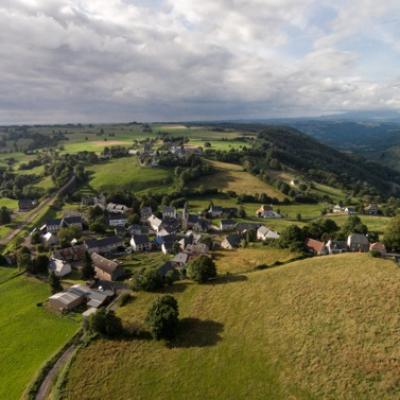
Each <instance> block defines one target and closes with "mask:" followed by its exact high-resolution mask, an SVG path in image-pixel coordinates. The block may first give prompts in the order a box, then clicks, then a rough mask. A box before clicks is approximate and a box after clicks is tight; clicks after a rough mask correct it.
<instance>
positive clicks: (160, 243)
mask: <svg viewBox="0 0 400 400" xmlns="http://www.w3.org/2000/svg"><path fill="white" fill-rule="evenodd" d="M93 204H95V205H98V206H99V205H100V206H101V207H102V208H103V209H104V210H107V211H108V215H109V216H112V218H109V226H110V228H114V235H111V236H106V237H104V238H95V237H93V235H92V233H90V232H88V233H87V234H86V235H84V236H85V238H84V239H83V240H82V243H80V242H79V241H78V240H76V239H73V240H72V241H71V245H70V247H67V248H63V249H57V248H56V245H57V244H58V237H57V233H58V231H59V230H60V229H61V228H62V227H71V226H74V227H76V228H77V229H79V230H84V229H85V227H86V223H85V221H84V220H83V218H82V216H81V215H70V216H65V217H63V218H60V219H51V220H48V221H46V223H45V224H44V225H43V226H41V227H40V228H39V232H40V234H41V240H42V243H43V244H44V245H46V246H47V247H48V248H53V249H54V250H53V252H52V255H51V259H50V265H49V268H50V269H51V270H52V271H54V273H55V274H56V275H57V276H60V277H63V276H65V275H67V274H69V273H71V271H72V270H73V269H80V268H81V267H82V265H83V262H84V258H85V254H86V252H87V253H89V254H90V255H91V258H92V263H93V266H94V268H95V271H96V275H97V277H98V278H99V279H101V280H107V281H114V280H118V279H120V278H121V277H122V276H123V270H122V268H121V266H120V265H119V263H118V261H115V260H110V259H108V258H105V257H111V258H116V257H118V256H121V255H126V254H129V253H132V252H146V251H157V250H159V251H162V252H163V253H164V254H171V255H175V259H174V260H173V262H174V263H176V264H179V265H180V266H182V265H183V264H186V263H187V262H188V261H189V260H190V259H191V258H193V257H196V256H198V255H202V254H208V252H209V250H210V248H218V247H221V248H223V249H228V250H231V249H234V248H237V247H239V246H240V245H241V242H242V240H244V239H246V238H247V237H248V234H251V235H252V238H255V239H256V240H259V241H266V240H274V239H278V238H279V233H278V232H275V231H273V230H271V229H269V228H267V227H266V226H264V225H262V224H260V223H248V222H237V221H235V219H233V218H234V217H237V215H238V209H237V208H234V207H221V206H216V205H213V204H211V205H210V207H209V209H208V210H207V212H206V213H205V215H204V216H202V215H198V214H193V213H190V212H189V209H188V205H187V204H185V206H184V208H183V210H182V211H181V212H178V211H177V209H176V208H175V207H171V206H164V207H163V208H162V212H161V215H160V214H157V215H158V216H157V215H156V214H155V213H154V212H153V210H152V209H151V207H143V208H142V209H141V210H140V223H139V224H134V225H131V226H127V213H129V211H130V209H129V208H128V207H126V206H124V205H119V204H114V203H108V204H106V203H105V201H104V199H102V198H99V199H95V201H94V202H93ZM212 218H220V222H219V225H218V226H216V225H212V224H211V219H212ZM206 233H210V234H213V236H211V238H212V239H211V240H210V236H208V240H206V241H204V242H207V243H208V244H205V243H203V240H202V238H203V237H204V234H206ZM221 236H222V238H221ZM128 238H130V239H128ZM217 238H221V239H219V240H217ZM128 240H129V245H128Z"/></svg>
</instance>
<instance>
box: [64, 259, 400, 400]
mask: <svg viewBox="0 0 400 400" xmlns="http://www.w3.org/2000/svg"><path fill="white" fill-rule="evenodd" d="M399 290H400V270H399V269H398V267H397V266H396V265H395V264H394V263H393V262H392V261H384V260H380V259H374V258H371V257H369V256H368V255H361V254H344V255H338V256H330V257H317V258H313V259H307V260H302V261H298V262H295V263H292V264H288V265H286V266H283V267H277V268H272V269H269V270H265V271H259V272H252V273H249V274H242V275H236V276H232V277H231V278H230V279H229V280H219V281H217V282H216V283H214V284H207V285H197V284H193V283H190V282H182V283H178V284H176V285H174V286H173V287H172V289H171V291H172V292H173V293H174V295H175V296H176V298H177V299H178V301H179V305H180V315H181V318H182V323H181V331H180V333H179V335H178V338H177V339H176V340H175V341H174V342H173V343H172V344H171V345H170V346H167V345H165V344H164V343H160V342H154V341H151V340H149V339H132V340H115V341H106V340H97V341H96V342H94V343H92V344H91V345H90V346H88V347H87V348H85V349H83V350H81V351H80V352H79V353H78V356H77V358H76V359H75V361H74V362H73V364H72V368H71V370H70V371H69V374H68V382H67V387H66V390H65V392H64V398H68V399H76V398H79V399H82V400H85V399H97V398H113V399H127V398H135V399H193V400H196V399H201V400H202V399H222V400H223V399H289V398H293V399H317V398H318V399H321V398H323V399H339V398H340V399H361V398H362V399H377V398H385V399H397V398H399V396H400V382H399V379H398V371H399V368H400V361H399V360H400V354H399V353H400V350H399V347H398V330H399V324H400V299H399V296H398V293H399ZM156 296H157V295H154V294H150V293H138V294H137V296H136V298H135V299H134V300H133V301H132V302H131V303H129V304H128V305H127V306H124V307H123V308H121V309H120V310H119V315H120V316H121V317H122V318H123V321H124V323H125V324H126V325H127V326H128V325H130V324H135V325H142V324H143V320H144V317H145V314H146V310H147V308H148V307H149V304H150V303H151V302H152V301H153V300H154V298H155V297H156Z"/></svg>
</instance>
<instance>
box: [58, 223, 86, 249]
mask: <svg viewBox="0 0 400 400" xmlns="http://www.w3.org/2000/svg"><path fill="white" fill-rule="evenodd" d="M81 235H82V232H81V231H80V229H79V228H78V227H76V226H69V227H67V228H61V229H60V230H59V231H58V234H57V236H58V240H59V241H60V244H61V246H64V247H66V246H68V245H69V244H70V242H71V240H72V239H79V238H80V237H81Z"/></svg>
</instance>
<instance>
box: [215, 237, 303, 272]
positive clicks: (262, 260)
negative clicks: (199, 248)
mask: <svg viewBox="0 0 400 400" xmlns="http://www.w3.org/2000/svg"><path fill="white" fill-rule="evenodd" d="M298 255H299V254H298V253H294V252H291V251H289V250H287V249H274V248H270V247H265V246H262V245H260V244H255V243H250V244H249V245H248V247H246V248H239V249H236V250H235V251H231V250H218V251H215V252H214V256H215V262H216V265H217V269H218V271H219V272H220V273H224V272H229V273H243V272H250V271H252V270H254V269H255V268H256V267H257V266H258V265H260V264H272V263H274V262H275V261H288V260H290V259H292V258H294V257H296V256H298Z"/></svg>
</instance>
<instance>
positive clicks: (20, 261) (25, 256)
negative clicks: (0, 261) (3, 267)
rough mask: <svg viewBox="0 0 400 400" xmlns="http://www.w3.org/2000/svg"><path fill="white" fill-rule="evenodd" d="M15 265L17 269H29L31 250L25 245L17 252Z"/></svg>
mask: <svg viewBox="0 0 400 400" xmlns="http://www.w3.org/2000/svg"><path fill="white" fill-rule="evenodd" d="M17 265H18V269H20V270H21V269H26V270H29V269H30V268H31V265H32V257H31V252H30V251H29V249H28V248H27V247H25V246H24V247H21V248H20V249H19V250H18V253H17Z"/></svg>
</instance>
